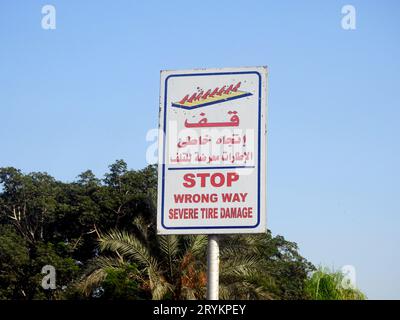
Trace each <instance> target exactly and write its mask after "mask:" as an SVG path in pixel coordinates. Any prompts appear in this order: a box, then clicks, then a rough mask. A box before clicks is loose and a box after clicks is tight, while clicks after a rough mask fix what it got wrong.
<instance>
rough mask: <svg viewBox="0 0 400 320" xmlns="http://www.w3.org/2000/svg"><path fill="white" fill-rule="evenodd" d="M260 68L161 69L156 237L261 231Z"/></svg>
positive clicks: (263, 78) (263, 82) (263, 73)
mask: <svg viewBox="0 0 400 320" xmlns="http://www.w3.org/2000/svg"><path fill="white" fill-rule="evenodd" d="M266 94H267V69H266V67H254V68H251V67H246V68H224V69H198V70H179V71H162V72H161V95H160V115H159V121H160V125H159V126H160V135H159V165H158V169H159V172H158V214H157V229H158V233H159V234H223V233H261V232H265V231H266V134H267V126H266V123H267V119H266V116H267V98H266Z"/></svg>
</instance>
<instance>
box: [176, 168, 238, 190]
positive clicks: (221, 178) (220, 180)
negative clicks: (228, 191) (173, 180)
mask: <svg viewBox="0 0 400 320" xmlns="http://www.w3.org/2000/svg"><path fill="white" fill-rule="evenodd" d="M183 180H184V182H183V186H184V187H186V188H193V187H195V186H196V185H197V184H198V183H200V187H201V188H205V187H206V186H208V185H211V186H212V187H216V188H219V187H222V186H226V187H230V186H232V183H233V182H235V181H238V180H239V175H238V174H237V173H236V172H227V173H226V174H223V173H220V172H217V173H212V174H211V173H196V174H194V173H187V174H185V175H184V176H183Z"/></svg>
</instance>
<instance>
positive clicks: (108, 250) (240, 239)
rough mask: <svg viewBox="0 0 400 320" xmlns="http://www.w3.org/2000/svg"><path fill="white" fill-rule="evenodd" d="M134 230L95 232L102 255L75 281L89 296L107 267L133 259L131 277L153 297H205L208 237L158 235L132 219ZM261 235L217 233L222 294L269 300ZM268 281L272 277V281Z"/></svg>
mask: <svg viewBox="0 0 400 320" xmlns="http://www.w3.org/2000/svg"><path fill="white" fill-rule="evenodd" d="M134 225H135V229H136V232H127V231H120V230H111V231H110V232H108V233H105V234H99V249H100V252H101V255H100V256H99V257H97V258H96V259H94V260H93V262H92V264H91V265H90V267H89V268H88V270H87V272H86V273H85V276H84V277H83V278H82V280H81V281H80V283H79V288H80V290H81V291H82V292H83V293H84V294H86V295H87V296H89V295H90V294H93V290H94V289H95V288H99V287H101V283H102V282H103V281H104V279H105V278H106V277H107V274H108V272H109V271H110V270H120V269H124V268H126V267H127V266H129V265H132V264H135V265H137V266H138V268H137V269H133V270H134V271H131V272H130V274H129V278H130V279H132V280H133V281H136V282H138V283H139V285H140V288H141V290H143V292H145V293H147V294H148V296H149V297H151V298H152V299H166V298H167V299H168V298H169V299H204V298H205V287H206V281H207V279H206V248H207V236H205V235H190V236H176V235H170V236H156V232H155V226H154V222H151V223H147V222H146V221H145V220H144V219H143V218H137V219H135V221H134ZM266 239H267V237H265V236H260V237H258V236H221V248H222V249H221V254H220V258H221V262H220V296H221V299H271V298H273V296H272V295H271V293H270V292H269V290H267V289H268V288H269V287H270V284H268V285H265V284H266V283H268V282H269V281H270V277H268V276H266V274H265V270H264V269H263V263H262V261H263V259H262V257H261V255H260V251H261V250H262V247H263V245H265V242H266V241H267V240H266ZM271 283H272V282H271Z"/></svg>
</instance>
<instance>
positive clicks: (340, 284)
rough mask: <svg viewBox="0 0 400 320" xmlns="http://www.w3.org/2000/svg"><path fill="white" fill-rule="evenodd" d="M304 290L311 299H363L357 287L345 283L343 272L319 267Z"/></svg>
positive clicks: (363, 296)
mask: <svg viewBox="0 0 400 320" xmlns="http://www.w3.org/2000/svg"><path fill="white" fill-rule="evenodd" d="M306 292H307V294H308V295H309V298H310V299H312V300H365V299H366V296H365V295H364V294H363V293H362V292H361V291H360V290H358V289H356V288H352V287H350V286H349V285H348V284H347V283H345V278H344V275H343V273H341V272H335V271H329V270H328V269H323V268H319V269H318V270H317V271H315V272H314V273H313V274H312V275H311V277H310V278H309V279H308V280H307V283H306Z"/></svg>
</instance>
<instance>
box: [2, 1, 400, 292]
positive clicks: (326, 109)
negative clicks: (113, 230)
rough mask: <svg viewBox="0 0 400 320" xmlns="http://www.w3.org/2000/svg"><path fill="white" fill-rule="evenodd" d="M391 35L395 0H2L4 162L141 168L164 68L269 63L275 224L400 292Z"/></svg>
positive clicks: (40, 167) (69, 176)
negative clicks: (45, 16)
mask: <svg viewBox="0 0 400 320" xmlns="http://www.w3.org/2000/svg"><path fill="white" fill-rule="evenodd" d="M45 4H52V5H54V6H55V8H56V12H57V15H56V18H57V20H56V21H57V28H56V30H43V29H42V28H41V19H42V14H41V9H42V6H43V5H45ZM346 4H351V5H353V6H354V7H355V8H356V14H357V29H356V30H351V31H346V30H343V29H342V28H341V18H342V14H341V8H342V6H343V5H346ZM399 39H400V3H399V2H398V1H395V0H393V1H389V0H386V1H376V0H374V1H373V0H371V1H355V0H346V1H333V0H332V1H317V0H315V1H311V0H310V1H289V0H286V1H201V2H189V1H101V2H100V1H84V2H83V1H77V0H75V1H55V0H54V1H29V2H28V1H22V0H18V1H1V2H0V40H1V44H0V121H1V122H0V123H1V125H0V137H1V138H2V139H1V140H0V166H14V167H17V168H20V169H22V170H23V171H24V172H31V171H47V172H48V173H50V174H51V175H53V176H55V177H56V178H57V179H60V180H64V181H72V180H74V179H75V178H76V176H77V175H78V174H79V173H80V172H82V171H84V170H86V169H89V168H90V169H92V170H93V171H94V172H95V173H96V174H97V175H99V176H102V175H103V174H104V173H105V172H106V170H107V166H108V165H109V164H111V163H112V162H114V161H115V160H116V159H120V158H123V159H125V160H126V161H127V162H128V165H129V167H131V168H133V169H139V168H142V167H144V166H145V165H146V158H145V152H146V149H147V147H148V146H149V143H148V142H146V140H145V136H146V133H147V131H148V130H149V129H152V128H155V127H156V126H157V123H158V119H157V117H158V97H159V76H160V73H159V72H160V70H162V69H185V68H197V67H235V66H258V65H268V67H269V94H268V98H269V114H268V126H269V133H268V143H269V144H268V183H267V184H268V186H267V188H268V200H267V201H268V225H269V228H270V229H271V230H272V231H273V233H274V234H282V235H284V236H285V237H286V238H287V239H289V240H291V241H295V242H297V243H298V244H299V246H300V249H301V253H302V254H303V255H304V256H305V257H307V258H308V259H310V260H311V261H312V262H313V263H314V264H316V265H319V264H321V265H325V266H329V267H335V268H340V267H342V266H343V265H353V266H354V267H355V268H356V272H357V274H356V275H357V284H358V286H359V287H360V288H361V289H362V290H363V291H364V292H366V294H367V295H368V297H370V298H378V299H381V298H389V299H394V298H397V299H400V268H399V267H398V266H399V264H400V250H399V249H398V245H399V244H400V232H399V227H400V202H399V199H400V190H399V189H400V188H399V181H400V169H399V163H400V149H399V137H400V126H399V119H400V109H399V107H400V105H399V97H398V94H399V85H400V59H399V56H400V42H399Z"/></svg>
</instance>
